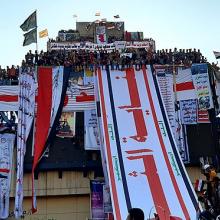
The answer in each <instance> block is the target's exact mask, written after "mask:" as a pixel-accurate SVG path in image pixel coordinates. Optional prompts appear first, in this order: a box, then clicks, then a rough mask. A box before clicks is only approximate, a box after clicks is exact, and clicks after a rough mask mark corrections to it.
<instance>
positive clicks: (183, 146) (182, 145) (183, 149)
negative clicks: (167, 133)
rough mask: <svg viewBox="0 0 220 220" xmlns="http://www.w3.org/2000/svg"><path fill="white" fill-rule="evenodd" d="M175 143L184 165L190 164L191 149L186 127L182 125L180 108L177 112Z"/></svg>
mask: <svg viewBox="0 0 220 220" xmlns="http://www.w3.org/2000/svg"><path fill="white" fill-rule="evenodd" d="M174 138H175V141H176V146H177V149H178V150H179V154H180V157H181V159H182V161H183V162H184V163H189V162H190V159H189V148H188V142H187V135H186V126H185V125H183V124H182V123H181V114H180V110H179V106H178V110H177V111H176V132H175V136H174Z"/></svg>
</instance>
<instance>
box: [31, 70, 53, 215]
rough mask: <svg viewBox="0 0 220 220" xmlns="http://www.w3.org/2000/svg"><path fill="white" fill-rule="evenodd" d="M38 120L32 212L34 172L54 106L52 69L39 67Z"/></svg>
mask: <svg viewBox="0 0 220 220" xmlns="http://www.w3.org/2000/svg"><path fill="white" fill-rule="evenodd" d="M37 102H38V106H37V118H36V132H35V145H34V162H33V167H32V198H33V200H32V212H33V213H34V212H36V211H37V209H36V204H35V202H34V197H35V195H34V171H35V168H36V166H37V164H38V161H39V159H40V157H41V155H42V153H43V151H44V146H45V143H46V141H47V137H48V131H49V128H50V115H51V106H52V68H48V67H39V69H38V97H37Z"/></svg>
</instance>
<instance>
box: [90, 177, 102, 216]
mask: <svg viewBox="0 0 220 220" xmlns="http://www.w3.org/2000/svg"><path fill="white" fill-rule="evenodd" d="M103 185H104V182H103V181H99V180H91V181H90V190H91V214H92V216H91V217H92V219H105V213H104V203H103Z"/></svg>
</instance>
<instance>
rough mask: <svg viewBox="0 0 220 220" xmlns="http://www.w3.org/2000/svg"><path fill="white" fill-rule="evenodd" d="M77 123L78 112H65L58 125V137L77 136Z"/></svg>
mask: <svg viewBox="0 0 220 220" xmlns="http://www.w3.org/2000/svg"><path fill="white" fill-rule="evenodd" d="M75 123H76V113H75V112H63V113H62V115H61V117H60V121H59V126H58V127H57V134H56V136H57V137H62V138H72V137H74V136H75Z"/></svg>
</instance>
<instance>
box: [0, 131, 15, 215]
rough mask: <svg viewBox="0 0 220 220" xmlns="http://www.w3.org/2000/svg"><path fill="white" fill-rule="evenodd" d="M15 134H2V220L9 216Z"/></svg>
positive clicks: (0, 168) (0, 185) (0, 174)
mask: <svg viewBox="0 0 220 220" xmlns="http://www.w3.org/2000/svg"><path fill="white" fill-rule="evenodd" d="M14 141H15V135H14V134H8V133H5V134H0V219H6V218H8V215H9V198H10V187H11V175H12V172H11V171H12V158H13V148H14Z"/></svg>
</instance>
